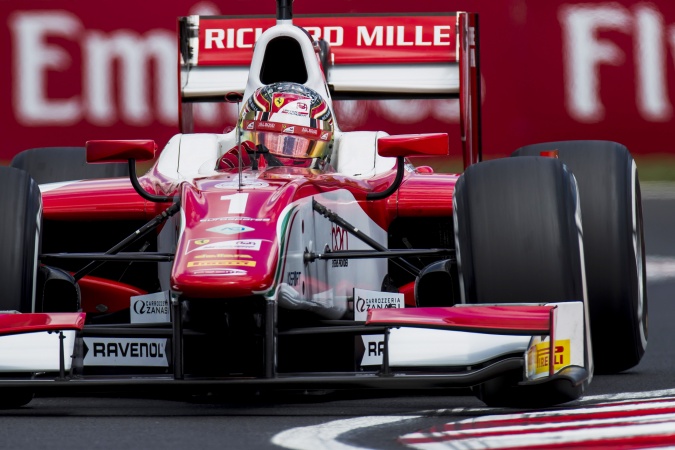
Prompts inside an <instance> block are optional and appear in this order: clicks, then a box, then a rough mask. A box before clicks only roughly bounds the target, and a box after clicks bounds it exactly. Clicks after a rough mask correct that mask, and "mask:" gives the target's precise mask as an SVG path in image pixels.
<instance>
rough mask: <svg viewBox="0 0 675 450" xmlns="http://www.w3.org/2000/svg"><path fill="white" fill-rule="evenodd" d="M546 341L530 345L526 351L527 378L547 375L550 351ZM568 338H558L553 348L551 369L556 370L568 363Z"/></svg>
mask: <svg viewBox="0 0 675 450" xmlns="http://www.w3.org/2000/svg"><path fill="white" fill-rule="evenodd" d="M549 344H550V343H549V342H548V341H543V342H538V343H536V344H534V345H531V346H530V348H529V349H528V351H527V374H528V377H529V378H539V377H542V376H546V375H548V373H549V371H550V364H551V361H550V357H551V352H550V351H549V350H550V347H549ZM570 361H571V359H570V340H569V339H559V340H556V341H555V344H554V348H553V370H554V372H557V371H558V370H560V369H562V368H563V367H566V366H569V365H570Z"/></svg>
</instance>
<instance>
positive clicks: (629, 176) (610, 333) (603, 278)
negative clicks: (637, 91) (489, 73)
mask: <svg viewBox="0 0 675 450" xmlns="http://www.w3.org/2000/svg"><path fill="white" fill-rule="evenodd" d="M544 150H558V154H559V159H560V161H562V162H563V163H564V164H565V165H566V166H567V167H568V168H569V169H570V170H571V171H572V173H574V176H575V177H576V180H577V183H578V184H579V194H580V198H581V216H582V220H583V232H584V244H585V252H584V253H585V266H586V281H587V285H588V286H587V290H588V300H589V313H590V322H591V325H590V328H591V337H592V343H593V356H594V360H595V370H596V372H598V373H616V372H621V371H624V370H627V369H630V368H631V367H633V366H635V365H637V364H638V363H639V362H640V359H641V358H642V356H643V355H644V353H645V349H646V347H647V336H648V332H647V312H648V311H647V286H646V282H647V277H646V261H645V250H644V236H643V227H642V201H641V196H640V181H639V179H638V173H637V168H636V166H635V162H634V161H633V158H632V157H631V155H630V153H629V152H628V149H626V147H624V146H623V145H621V144H618V143H616V142H609V141H564V142H551V143H543V144H536V145H530V146H526V147H523V148H520V149H518V150H516V152H514V154H513V156H532V155H539V152H540V151H544Z"/></svg>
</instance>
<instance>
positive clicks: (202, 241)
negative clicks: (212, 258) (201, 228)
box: [195, 239, 209, 245]
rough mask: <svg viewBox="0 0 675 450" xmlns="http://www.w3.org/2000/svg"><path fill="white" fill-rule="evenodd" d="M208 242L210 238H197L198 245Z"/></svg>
mask: <svg viewBox="0 0 675 450" xmlns="http://www.w3.org/2000/svg"><path fill="white" fill-rule="evenodd" d="M208 243H209V240H208V239H197V240H195V244H197V245H204V244H208Z"/></svg>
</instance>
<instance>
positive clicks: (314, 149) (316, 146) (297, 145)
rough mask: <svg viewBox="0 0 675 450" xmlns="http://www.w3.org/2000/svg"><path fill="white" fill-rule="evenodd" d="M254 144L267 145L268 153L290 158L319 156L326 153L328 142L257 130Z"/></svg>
mask: <svg viewBox="0 0 675 450" xmlns="http://www.w3.org/2000/svg"><path fill="white" fill-rule="evenodd" d="M255 135H256V136H255V137H256V139H255V140H254V142H256V144H262V145H264V146H265V147H267V148H268V149H269V151H270V153H274V154H276V155H281V156H289V157H291V158H320V157H322V156H323V155H325V154H326V150H327V148H328V143H327V142H324V141H315V140H312V139H308V138H306V137H303V136H298V135H292V134H285V133H273V132H264V131H259V132H257V133H255Z"/></svg>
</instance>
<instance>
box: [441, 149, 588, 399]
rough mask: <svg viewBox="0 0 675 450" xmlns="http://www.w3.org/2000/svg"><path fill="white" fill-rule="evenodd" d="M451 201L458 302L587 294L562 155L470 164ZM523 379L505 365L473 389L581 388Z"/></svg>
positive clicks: (513, 394) (573, 196) (507, 393)
mask: <svg viewBox="0 0 675 450" xmlns="http://www.w3.org/2000/svg"><path fill="white" fill-rule="evenodd" d="M453 209H454V210H453V215H454V223H455V248H456V254H457V263H458V269H459V280H460V291H461V295H462V301H463V303H469V304H495V303H554V302H567V301H575V300H576V301H583V302H584V303H585V302H586V289H585V282H584V271H583V265H582V258H583V242H584V239H583V234H582V230H581V217H580V208H579V198H578V191H577V185H576V181H575V179H574V176H573V175H572V174H571V172H569V171H568V170H567V168H566V167H565V166H564V165H563V164H562V163H561V162H560V161H557V160H555V159H550V158H540V157H536V158H534V157H530V158H505V159H499V160H494V161H487V162H482V163H478V164H475V165H473V166H470V167H469V168H468V169H467V170H466V172H465V173H464V174H463V175H462V176H461V177H460V178H459V180H458V181H457V184H456V186H455V192H454V205H453ZM584 334H586V335H587V331H585V332H584ZM586 351H587V353H586V354H585V358H584V359H585V360H586V361H587V363H589V362H590V349H588V348H587V349H586ZM588 370H589V371H590V370H592V369H591V368H590V367H589V368H588ZM522 380H523V373H522V370H520V371H516V372H511V373H506V374H503V375H502V376H500V377H498V378H495V379H492V380H488V381H487V382H485V383H483V384H482V385H480V386H476V387H475V388H474V392H475V393H476V395H477V396H478V397H479V398H480V399H481V400H482V401H483V402H485V403H486V404H488V405H490V406H523V405H524V404H526V402H528V401H531V402H538V403H536V404H537V405H539V406H541V405H552V404H556V403H562V402H565V401H570V400H574V399H575V398H576V397H577V396H578V395H579V394H578V393H577V392H576V391H574V392H570V391H566V390H565V389H554V390H553V391H550V392H546V393H545V394H541V391H539V390H537V387H536V386H534V387H525V388H524V389H522V388H521V387H519V386H518V383H519V382H520V381H522ZM535 392H536V393H538V394H535V395H531V394H533V393H535ZM528 393H529V394H528ZM532 404H535V403H532Z"/></svg>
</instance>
